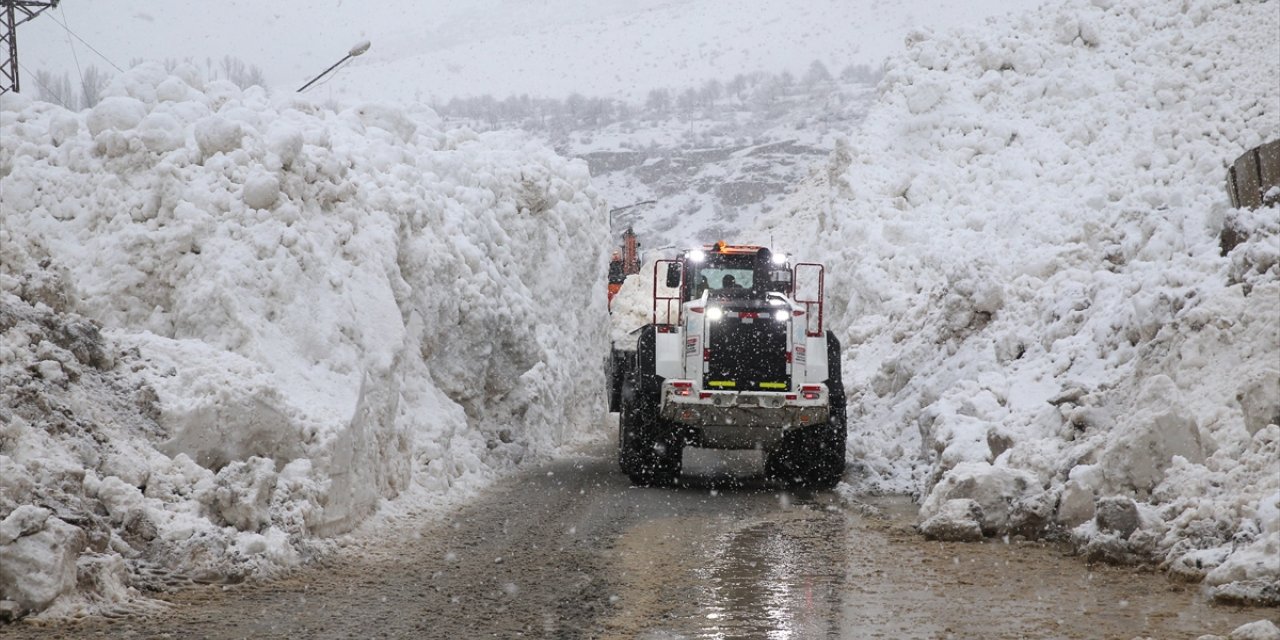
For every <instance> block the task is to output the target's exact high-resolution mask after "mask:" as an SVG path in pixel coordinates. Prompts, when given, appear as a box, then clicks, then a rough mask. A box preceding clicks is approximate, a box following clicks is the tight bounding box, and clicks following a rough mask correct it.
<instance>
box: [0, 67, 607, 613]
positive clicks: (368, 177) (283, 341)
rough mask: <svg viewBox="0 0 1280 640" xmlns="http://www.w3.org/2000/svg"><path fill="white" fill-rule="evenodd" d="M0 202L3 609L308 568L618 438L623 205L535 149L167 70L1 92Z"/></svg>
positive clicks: (94, 603)
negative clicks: (543, 459) (618, 221)
mask: <svg viewBox="0 0 1280 640" xmlns="http://www.w3.org/2000/svg"><path fill="white" fill-rule="evenodd" d="M0 190H2V191H3V194H4V197H3V201H2V206H0V263H2V264H3V270H0V363H2V364H0V591H2V593H0V605H3V608H4V611H3V612H0V615H6V616H12V615H15V614H20V613H22V612H28V611H41V610H44V609H46V608H49V607H52V609H51V610H50V611H49V613H50V614H67V613H73V612H78V611H84V610H86V609H87V610H102V608H103V607H107V606H111V605H112V604H113V603H116V602H118V601H120V600H121V599H124V598H129V597H131V596H132V595H134V594H135V593H136V592H135V590H134V588H133V587H142V588H147V587H157V586H160V585H162V584H164V583H167V582H172V581H174V580H180V579H194V580H215V581H216V580H223V579H227V578H228V577H235V576H243V575H246V574H250V573H259V572H262V571H268V570H270V569H272V568H274V567H284V566H290V565H293V564H295V563H297V562H299V561H300V560H302V559H305V558H306V557H307V556H308V555H309V554H311V553H313V552H314V551H315V550H316V549H317V548H319V547H320V546H321V543H319V542H318V540H319V539H320V538H322V537H329V536H333V535H335V534H340V533H343V532H346V531H349V530H351V529H353V528H354V527H356V526H357V525H358V524H360V523H361V522H362V521H363V520H365V519H366V518H367V517H368V516H369V515H370V514H371V513H373V512H374V511H375V509H377V508H378V506H379V504H380V503H381V502H382V501H384V500H386V499H390V498H395V497H397V496H399V497H400V502H399V503H398V504H399V505H400V508H406V507H407V506H409V505H412V504H428V503H431V502H432V501H439V500H440V499H442V497H448V496H451V495H454V496H456V495H457V493H458V492H457V491H456V490H457V489H463V490H464V491H465V490H466V489H467V488H471V487H475V486H479V485H480V484H483V483H484V482H486V481H487V480H488V479H490V478H492V477H493V476H494V475H495V474H497V473H499V472H501V471H503V470H507V469H511V468H513V467H514V466H515V465H516V464H518V463H520V462H521V461H522V460H524V459H533V458H536V457H539V456H545V455H547V454H548V453H550V452H552V451H553V450H555V449H556V448H557V447H559V446H561V445H564V444H566V443H570V442H573V441H574V440H575V439H579V438H581V437H582V436H584V435H586V434H588V433H590V432H592V431H593V430H594V429H595V428H596V427H598V425H599V424H600V421H601V419H602V417H603V404H602V398H601V394H600V393H599V367H597V366H595V363H597V362H599V361H600V357H601V354H602V353H603V348H604V347H603V345H604V343H605V339H606V326H605V325H606V321H605V320H604V318H605V317H606V314H605V310H604V305H605V297H604V283H603V281H602V280H603V275H604V271H605V269H604V267H605V264H604V260H605V259H606V257H607V256H606V255H605V253H604V252H605V251H606V246H607V231H606V215H605V213H606V212H605V210H604V202H603V200H602V199H600V198H599V197H598V195H596V192H595V191H594V189H593V188H592V187H591V186H590V184H589V176H588V174H587V171H586V166H585V163H582V162H580V161H568V160H565V159H563V158H561V157H559V156H557V155H555V154H554V153H553V152H552V151H550V150H549V149H546V148H545V147H542V146H540V145H536V144H532V143H529V142H528V141H527V139H526V138H523V137H521V136H516V135H501V134H493V135H485V136H476V135H475V134H470V133H467V132H465V131H449V132H445V131H443V130H442V129H441V128H440V125H439V120H438V118H437V117H436V116H435V115H434V114H433V113H431V112H430V111H429V110H426V109H422V110H417V109H413V108H401V107H392V106H385V105H380V104H362V105H358V106H353V107H351V108H348V109H344V110H342V111H340V112H334V111H330V110H327V109H325V108H322V107H319V106H318V105H316V104H315V103H314V102H312V101H311V100H308V99H305V98H303V99H299V98H295V97H293V96H292V95H288V96H286V97H283V98H276V99H273V98H270V97H268V96H267V95H266V94H265V93H264V92H262V91H260V90H250V91H248V92H243V93H242V92H241V91H240V90H238V89H236V88H235V87H234V86H232V85H229V84H227V83H225V82H209V83H206V82H205V81H204V80H202V78H201V76H200V74H199V72H197V71H195V70H194V69H193V68H190V67H186V68H179V69H178V70H177V72H176V73H175V74H174V75H169V74H168V73H165V72H164V70H163V69H162V68H161V67H160V66H159V65H144V66H141V67H138V68H136V69H134V70H133V71H131V72H129V73H128V74H126V75H124V76H121V77H119V78H117V81H116V82H115V84H114V85H113V86H112V88H111V90H110V97H108V98H107V99H105V100H103V101H102V102H101V103H100V104H99V105H98V106H97V107H95V108H94V109H92V110H89V111H86V112H83V113H72V112H68V111H66V110H63V109H61V108H60V107H57V106H54V105H50V104H47V103H39V102H32V101H31V100H29V99H26V98H24V97H21V96H16V95H14V94H8V95H6V96H4V97H3V101H2V102H0ZM126 585H133V587H127V586H126Z"/></svg>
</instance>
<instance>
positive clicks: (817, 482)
mask: <svg viewBox="0 0 1280 640" xmlns="http://www.w3.org/2000/svg"><path fill="white" fill-rule="evenodd" d="M844 445H845V428H844V426H843V425H842V424H838V423H836V422H835V421H832V422H828V423H825V424H816V425H813V426H810V427H805V428H804V429H800V430H796V431H791V432H789V433H787V435H786V436H785V437H784V438H783V440H782V443H781V444H780V445H779V446H778V448H777V449H775V450H773V451H772V452H771V453H770V454H769V456H768V458H766V460H765V475H767V476H769V477H770V478H773V479H775V480H779V481H781V482H785V483H787V484H789V485H792V486H797V487H810V488H814V489H830V488H832V487H834V486H836V485H837V484H839V482H840V478H841V477H843V476H844V449H845V447H844Z"/></svg>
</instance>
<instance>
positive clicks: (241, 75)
mask: <svg viewBox="0 0 1280 640" xmlns="http://www.w3.org/2000/svg"><path fill="white" fill-rule="evenodd" d="M222 78H223V79H224V80H226V81H228V82H230V83H231V84H234V85H236V86H237V87H240V88H241V89H248V88H249V87H253V86H258V87H264V88H265V87H266V86H267V81H266V78H264V77H263V75H262V69H259V68H258V67H257V66H255V65H250V64H245V62H244V60H241V59H239V58H233V57H231V56H223V58H222Z"/></svg>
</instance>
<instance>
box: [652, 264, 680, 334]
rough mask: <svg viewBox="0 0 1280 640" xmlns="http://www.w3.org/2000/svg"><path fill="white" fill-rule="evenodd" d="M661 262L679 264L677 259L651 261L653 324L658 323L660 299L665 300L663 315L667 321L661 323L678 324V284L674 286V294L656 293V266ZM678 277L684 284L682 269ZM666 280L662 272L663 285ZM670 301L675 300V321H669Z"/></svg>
mask: <svg viewBox="0 0 1280 640" xmlns="http://www.w3.org/2000/svg"><path fill="white" fill-rule="evenodd" d="M663 264H677V265H678V264H680V261H679V260H658V261H657V262H655V263H653V324H659V322H658V302H659V301H662V302H665V303H666V312H665V314H664V316H665V319H666V320H667V322H663V323H661V324H680V287H678V286H677V287H676V295H674V296H660V295H658V268H659V267H660V266H662V265H663ZM680 278H681V284H684V282H683V280H684V271H683V270H682V271H681V272H680ZM666 281H667V279H666V277H665V274H664V276H663V278H662V282H663V284H664V285H665V283H666ZM664 288H665V287H664ZM672 302H675V303H676V321H675V322H671V303H672Z"/></svg>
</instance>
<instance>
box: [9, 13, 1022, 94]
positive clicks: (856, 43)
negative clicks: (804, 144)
mask: <svg viewBox="0 0 1280 640" xmlns="http://www.w3.org/2000/svg"><path fill="white" fill-rule="evenodd" d="M1038 3H1039V2H1038V0H1011V1H1007V2H1000V1H997V0H978V1H976V2H962V1H959V0H936V1H934V2H892V1H889V0H686V1H683V2H674V1H672V0H467V1H466V2H457V1H445V0H412V1H409V0H392V1H386V2H378V3H368V2H355V1H353V0H346V1H343V0H337V1H334V0H330V1H328V2H312V1H310V0H275V1H272V2H260V1H252V2H251V1H243V0H229V1H223V2H199V3H197V2H194V1H192V0H167V1H161V0H99V1H94V2H90V1H88V0H65V1H64V2H62V3H61V4H60V5H59V6H58V7H57V8H56V9H53V10H51V11H49V12H47V13H46V14H45V15H42V16H40V17H39V18H37V19H36V20H34V21H32V22H29V23H27V24H24V25H22V26H21V27H19V34H18V42H19V47H20V55H19V57H20V60H21V62H22V64H23V66H24V67H25V69H26V70H25V72H24V74H23V79H24V82H26V83H27V89H28V90H29V91H30V90H34V87H32V86H31V84H32V83H33V78H32V74H33V73H34V72H35V71H36V70H37V69H41V68H45V69H50V70H54V71H58V72H63V71H66V72H68V73H70V74H71V75H72V77H73V80H74V78H75V77H76V74H77V70H76V68H77V62H78V65H79V67H80V68H85V67H87V66H88V65H91V64H92V65H96V66H98V67H100V68H105V69H110V67H111V65H110V64H109V63H107V62H105V61H104V60H103V58H102V57H100V56H98V55H97V54H96V53H94V52H92V51H91V50H90V49H89V48H88V46H86V45H85V44H84V43H81V42H80V41H79V40H77V39H76V38H74V37H73V36H71V35H69V34H68V32H67V31H66V30H64V28H63V27H62V25H61V24H59V23H63V24H65V25H66V26H67V27H69V28H70V30H71V31H73V32H74V33H75V34H76V35H78V36H79V37H80V38H83V39H84V41H85V42H87V43H88V44H89V45H91V46H92V47H93V48H95V49H97V50H98V51H100V52H101V53H102V54H103V55H104V56H105V57H106V58H107V59H109V60H110V61H111V62H112V63H114V64H115V65H119V66H121V67H125V66H127V65H128V64H129V63H130V61H132V60H136V59H148V60H164V59H166V58H168V59H179V60H181V59H191V60H193V61H195V62H197V63H199V64H201V65H203V63H204V61H206V60H214V61H217V60H219V59H221V58H222V57H223V56H226V55H231V56H235V57H237V58H240V59H242V60H243V61H244V62H246V63H248V64H252V65H256V66H258V67H259V68H261V69H262V71H263V72H264V74H265V76H266V79H267V81H268V83H269V84H270V85H271V86H272V88H273V89H277V90H288V89H289V88H296V87H297V86H300V85H301V84H302V83H304V82H306V80H308V79H309V78H310V77H312V76H314V75H315V74H317V73H319V72H320V71H322V70H324V69H325V68H326V67H328V66H329V65H330V64H332V63H334V62H336V61H337V60H338V59H340V58H341V57H342V56H343V55H344V54H345V53H346V51H347V50H348V49H349V48H350V47H351V46H352V45H353V44H355V43H357V42H359V41H361V40H364V39H368V40H370V41H371V42H372V43H373V46H372V48H371V49H370V51H369V52H368V53H367V54H365V55H364V56H362V57H361V58H359V59H357V60H355V61H353V62H352V64H351V65H349V66H348V67H346V68H345V69H343V70H342V72H341V74H340V75H339V76H338V77H337V78H335V79H334V80H332V81H331V82H329V83H328V84H327V85H326V87H325V88H324V90H325V91H328V92H330V93H336V94H338V95H343V96H349V97H360V98H367V99H387V100H413V99H421V100H428V99H447V98H449V97H451V96H454V95H476V94H481V93H492V94H495V95H498V96H503V95H508V94H512V93H529V94H532V95H542V96H550V97H562V96H564V95H567V94H568V93H570V92H573V91H578V92H581V93H585V94H593V95H612V96H615V97H629V98H632V99H639V98H641V97H642V96H643V94H644V93H645V92H647V91H648V90H649V89H651V88H654V87H656V86H669V87H679V86H682V85H696V84H700V83H701V82H704V81H705V80H708V79H711V78H716V79H721V80H724V79H728V78H729V77H731V76H732V75H733V74H735V73H739V72H744V71H756V70H760V71H780V70H783V69H792V70H794V71H801V70H803V69H804V67H806V66H807V65H808V64H809V62H811V61H813V60H822V61H823V62H824V63H826V64H828V65H830V66H832V67H833V71H838V69H839V68H840V67H843V66H844V65H846V64H850V63H868V64H876V63H878V62H879V61H880V60H882V59H883V57H884V56H885V55H888V54H890V53H892V52H894V51H896V50H899V49H900V48H901V43H902V39H903V37H904V35H905V34H906V32H907V31H908V30H909V29H911V28H912V27H917V26H933V27H937V28H945V27H947V26H949V25H951V24H954V23H957V22H963V21H971V20H978V19H981V18H982V17H983V16H985V15H990V14H993V13H997V12H1004V11H1008V10H1012V9H1014V8H1016V7H1017V6H1022V5H1034V4H1038ZM110 70H111V71H112V72H114V69H110Z"/></svg>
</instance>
